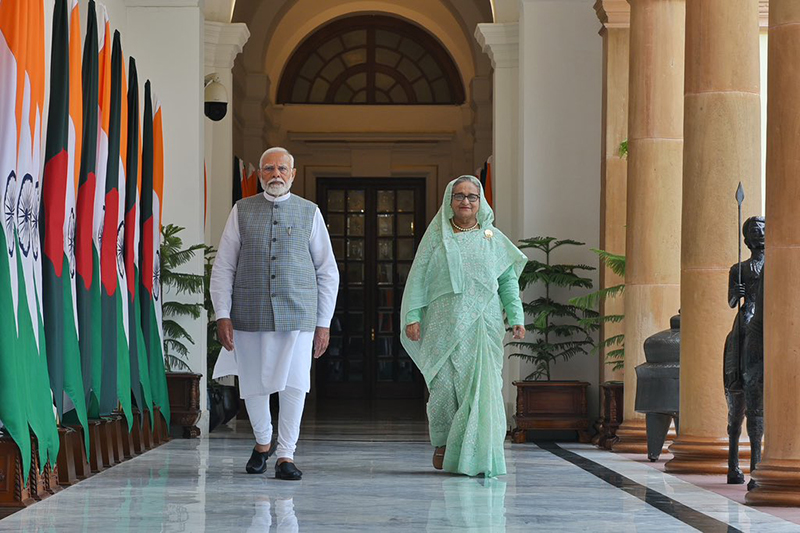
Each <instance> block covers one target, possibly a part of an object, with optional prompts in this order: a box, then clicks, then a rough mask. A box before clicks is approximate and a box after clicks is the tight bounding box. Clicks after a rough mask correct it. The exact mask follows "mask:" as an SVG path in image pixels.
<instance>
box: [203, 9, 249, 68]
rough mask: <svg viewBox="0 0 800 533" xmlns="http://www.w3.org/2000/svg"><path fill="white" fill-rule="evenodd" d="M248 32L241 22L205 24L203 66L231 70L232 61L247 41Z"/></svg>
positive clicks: (210, 22)
mask: <svg viewBox="0 0 800 533" xmlns="http://www.w3.org/2000/svg"><path fill="white" fill-rule="evenodd" d="M249 38H250V30H248V29H247V25H246V24H244V23H241V22H236V23H233V24H227V23H225V22H214V21H209V20H207V21H206V22H205V30H204V39H203V41H204V43H205V65H206V66H207V67H213V68H220V69H228V70H230V69H232V68H233V60H234V59H236V56H237V55H239V54H240V53H241V51H242V48H243V47H244V45H245V43H247V40H248V39H249Z"/></svg>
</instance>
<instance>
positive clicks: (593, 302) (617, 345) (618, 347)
mask: <svg viewBox="0 0 800 533" xmlns="http://www.w3.org/2000/svg"><path fill="white" fill-rule="evenodd" d="M592 252H594V253H596V254H597V255H598V257H600V263H602V264H603V265H605V266H607V267H608V268H609V269H611V271H612V272H613V273H614V274H616V275H617V276H619V277H621V278H622V279H623V280H624V279H625V256H624V255H616V254H612V253H611V252H607V251H605V250H598V249H596V248H592ZM624 291H625V284H624V283H620V284H618V285H614V286H612V287H606V288H604V289H600V290H597V291H594V292H592V293H589V294H587V295H586V296H578V297H577V298H572V299H571V300H570V301H569V303H570V304H572V305H575V306H577V307H579V308H580V309H583V310H584V311H594V310H596V309H599V308H600V304H601V303H602V302H603V301H605V300H606V299H607V298H618V297H620V296H621V295H622V293H623V292H624ZM624 318H625V315H600V314H599V313H598V314H597V315H596V316H586V317H584V318H583V319H581V321H580V323H581V324H582V325H584V326H587V327H597V328H600V327H601V326H603V325H604V324H616V323H619V322H622V320H623V319H624ZM600 350H607V352H606V364H608V365H612V369H613V370H621V369H622V368H623V367H624V364H625V334H624V333H620V334H618V335H612V336H610V337H606V338H604V339H602V340H601V341H600V343H599V344H598V345H597V346H595V347H594V349H593V350H592V353H597V352H598V351H600Z"/></svg>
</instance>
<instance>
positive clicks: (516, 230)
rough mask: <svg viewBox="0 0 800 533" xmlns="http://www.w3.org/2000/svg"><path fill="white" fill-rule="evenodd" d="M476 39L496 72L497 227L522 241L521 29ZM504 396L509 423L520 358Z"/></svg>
mask: <svg viewBox="0 0 800 533" xmlns="http://www.w3.org/2000/svg"><path fill="white" fill-rule="evenodd" d="M475 38H476V39H477V41H478V44H480V46H481V48H483V51H484V52H485V53H486V54H488V56H489V59H491V61H492V68H493V69H494V87H493V106H494V109H493V113H492V115H493V116H492V128H493V136H492V137H493V141H492V154H493V158H494V167H493V169H492V179H493V184H494V201H495V213H497V220H496V221H495V224H497V227H498V228H500V229H501V230H503V232H504V233H505V234H506V235H508V237H509V238H510V239H511V240H512V241H516V240H517V239H519V238H521V235H520V231H521V229H520V222H521V214H522V212H521V210H520V203H521V198H522V187H521V184H520V176H519V171H518V161H519V141H518V139H519V27H518V24H517V23H515V22H514V23H502V24H478V27H477V29H476V30H475ZM504 359H505V362H504V364H503V397H504V399H505V405H506V414H507V415H508V419H509V420H513V418H511V416H512V415H513V414H514V412H515V405H516V387H514V385H513V384H512V382H513V381H516V380H518V379H521V377H522V376H521V364H520V360H519V359H518V358H511V359H509V358H508V357H506V358H504Z"/></svg>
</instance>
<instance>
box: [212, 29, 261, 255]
mask: <svg viewBox="0 0 800 533" xmlns="http://www.w3.org/2000/svg"><path fill="white" fill-rule="evenodd" d="M204 29H205V31H204V37H205V74H206V75H209V74H214V75H215V76H217V77H219V82H220V83H221V84H222V85H223V86H224V87H225V89H226V90H227V91H228V112H227V113H226V114H225V117H224V118H223V119H222V120H220V121H218V122H214V121H212V120H211V119H209V118H207V117H206V118H205V120H204V124H205V165H206V172H207V184H208V213H207V216H206V232H205V233H206V243H208V244H210V245H212V246H215V247H216V246H217V245H218V244H219V239H220V237H221V236H222V230H223V229H224V228H225V222H226V221H227V219H228V214H229V213H230V210H231V194H232V189H233V177H232V176H233V155H234V154H233V94H234V91H233V76H232V74H231V69H233V61H234V59H236V56H237V55H239V53H240V52H241V51H242V47H243V46H244V45H245V43H246V42H247V39H248V38H249V37H250V31H249V30H248V29H247V26H246V25H245V24H242V23H234V24H228V23H225V22H214V21H209V20H207V21H206V22H205V28H204Z"/></svg>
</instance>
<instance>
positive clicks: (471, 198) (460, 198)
mask: <svg viewBox="0 0 800 533" xmlns="http://www.w3.org/2000/svg"><path fill="white" fill-rule="evenodd" d="M452 198H453V200H454V201H456V202H458V203H461V202H463V201H464V198H466V199H467V200H469V203H471V204H474V203H475V202H477V201H478V200H480V199H481V197H480V196H478V195H477V194H461V193H460V192H457V193H456V194H454V195H453V197H452Z"/></svg>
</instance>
